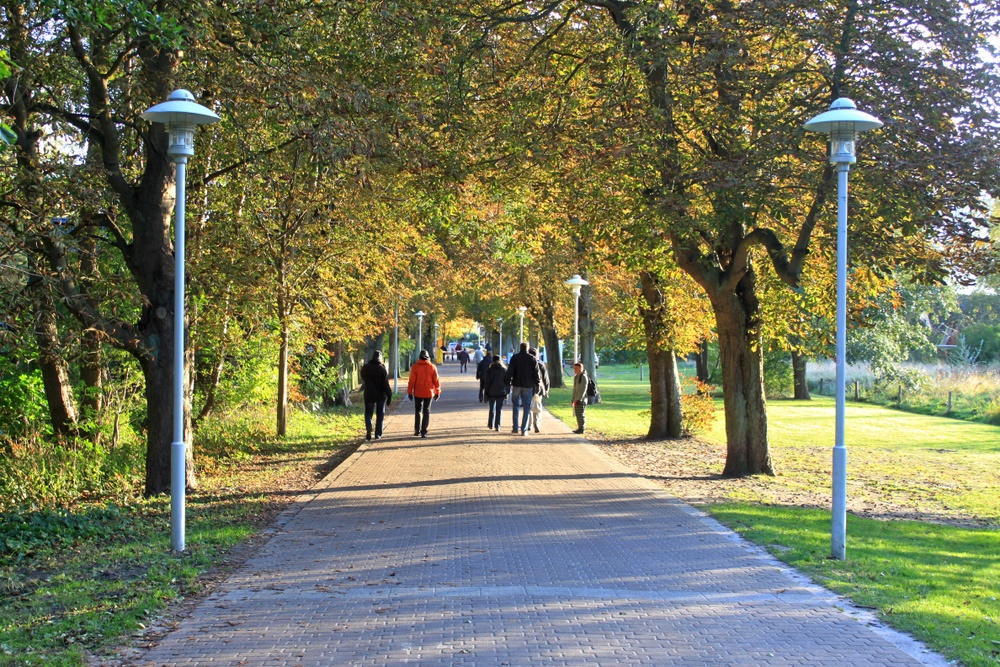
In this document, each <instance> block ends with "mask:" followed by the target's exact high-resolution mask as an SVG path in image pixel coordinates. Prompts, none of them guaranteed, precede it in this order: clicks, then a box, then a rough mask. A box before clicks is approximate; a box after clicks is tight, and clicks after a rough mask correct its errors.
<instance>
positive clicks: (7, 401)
mask: <svg viewBox="0 0 1000 667" xmlns="http://www.w3.org/2000/svg"><path fill="white" fill-rule="evenodd" d="M45 406H46V401H45V389H44V388H43V386H42V372H41V371H40V370H38V369H37V368H36V369H34V370H28V369H26V368H24V367H22V366H21V365H19V364H16V363H14V362H13V361H11V360H10V359H8V358H7V357H2V356H0V437H8V438H23V437H28V436H31V435H33V434H35V433H36V432H37V429H38V427H39V426H40V425H42V426H48V425H49V421H48V415H47V414H46V411H45Z"/></svg>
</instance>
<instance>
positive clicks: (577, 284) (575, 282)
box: [566, 273, 590, 364]
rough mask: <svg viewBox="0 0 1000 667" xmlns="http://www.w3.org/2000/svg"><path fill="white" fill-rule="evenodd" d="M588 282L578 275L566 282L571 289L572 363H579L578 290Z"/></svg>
mask: <svg viewBox="0 0 1000 667" xmlns="http://www.w3.org/2000/svg"><path fill="white" fill-rule="evenodd" d="M589 284H590V282H589V281H587V280H584V279H583V278H581V277H580V274H579V273H575V274H573V277H572V278H570V279H569V280H567V281H566V285H567V286H568V287H571V288H572V289H573V363H574V364H575V363H576V362H578V361H580V290H582V289H583V286H584V285H589Z"/></svg>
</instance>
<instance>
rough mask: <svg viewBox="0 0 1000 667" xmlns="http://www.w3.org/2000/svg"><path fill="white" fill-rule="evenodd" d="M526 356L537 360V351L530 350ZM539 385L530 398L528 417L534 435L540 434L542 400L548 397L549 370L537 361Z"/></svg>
mask: <svg viewBox="0 0 1000 667" xmlns="http://www.w3.org/2000/svg"><path fill="white" fill-rule="evenodd" d="M528 354H530V355H531V356H533V357H534V358H535V359H538V350H536V349H535V348H531V349H530V350H528ZM538 377H539V380H540V381H539V383H538V385H537V386H536V387H535V395H534V396H532V397H531V414H530V416H529V417H528V426H529V427H531V428H533V429H535V433H540V432H541V431H540V429H539V425H540V424H541V421H542V399H543V398H548V396H549V389H550V386H549V369H548V368H546V366H545V364H544V363H542V362H541V360H539V361H538Z"/></svg>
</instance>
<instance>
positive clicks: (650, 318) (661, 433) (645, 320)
mask: <svg viewBox="0 0 1000 667" xmlns="http://www.w3.org/2000/svg"><path fill="white" fill-rule="evenodd" d="M639 279H640V284H641V289H642V296H643V300H644V302H645V306H642V305H640V307H639V310H640V313H641V314H642V324H643V328H644V329H645V332H646V356H647V358H648V360H649V392H650V419H649V431H648V432H647V434H646V437H647V438H649V439H650V440H661V439H663V438H679V437H680V436H681V431H682V418H683V413H682V410H681V390H680V376H679V375H678V370H677V357H676V355H675V354H674V352H673V350H671V349H669V348H667V349H665V348H664V346H665V342H664V340H663V336H664V330H665V326H664V321H663V318H664V316H665V315H664V311H663V308H664V303H663V293H662V292H661V291H660V289H659V278H658V277H657V276H656V275H655V274H653V273H652V272H649V271H642V272H640V274H639Z"/></svg>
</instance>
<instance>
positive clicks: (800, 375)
mask: <svg viewBox="0 0 1000 667" xmlns="http://www.w3.org/2000/svg"><path fill="white" fill-rule="evenodd" d="M792 377H793V382H794V386H795V396H794V398H795V400H797V401H808V400H811V399H812V397H811V396H809V383H808V382H807V380H806V357H805V355H804V354H802V353H801V352H799V351H797V350H792Z"/></svg>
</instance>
